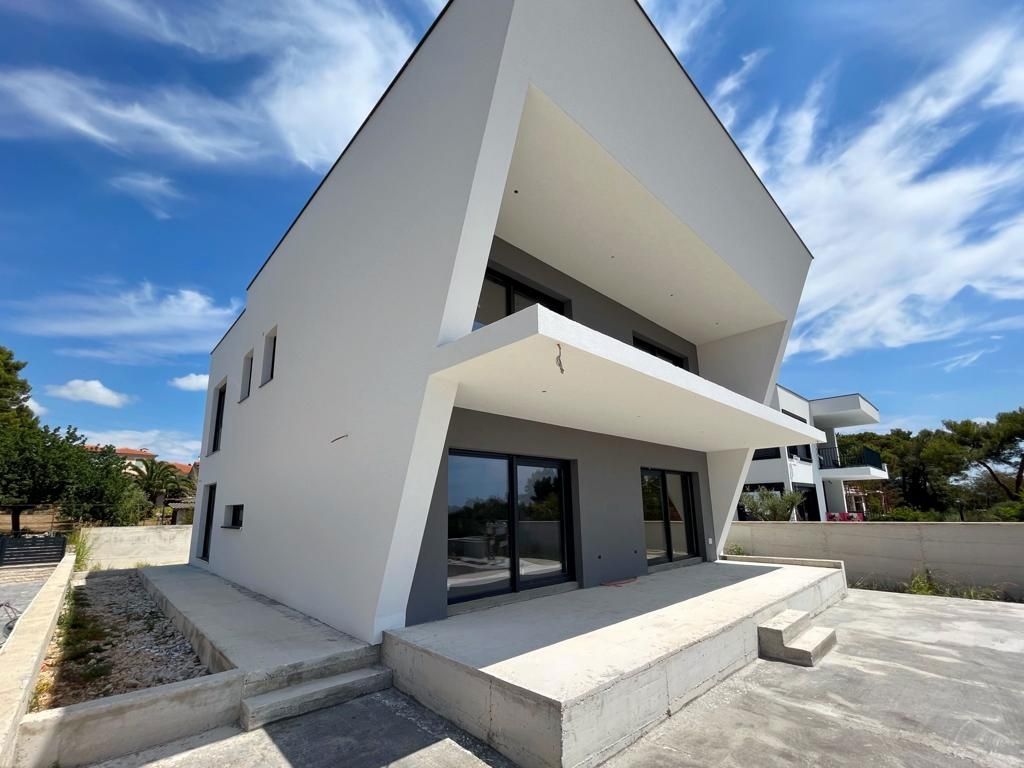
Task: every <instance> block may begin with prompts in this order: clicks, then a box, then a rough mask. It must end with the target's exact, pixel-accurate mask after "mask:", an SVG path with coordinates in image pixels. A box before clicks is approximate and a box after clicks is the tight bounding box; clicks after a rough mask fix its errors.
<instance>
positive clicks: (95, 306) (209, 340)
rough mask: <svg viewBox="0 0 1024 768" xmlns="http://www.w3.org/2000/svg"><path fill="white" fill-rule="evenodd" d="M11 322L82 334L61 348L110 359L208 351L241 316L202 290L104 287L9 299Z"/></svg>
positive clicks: (33, 331)
mask: <svg viewBox="0 0 1024 768" xmlns="http://www.w3.org/2000/svg"><path fill="white" fill-rule="evenodd" d="M8 306H9V307H11V308H13V309H14V310H16V314H15V316H14V317H13V318H12V325H13V327H14V328H15V329H16V330H18V331H20V332H22V333H26V334H29V335H33V336H44V337H49V338H64V339H69V340H73V339H79V340H86V341H87V342H90V343H89V344H88V345H85V346H82V345H80V346H78V347H76V348H73V349H65V350H63V351H64V352H65V353H67V354H70V355H73V356H76V357H89V358H97V359H103V360H109V361H111V362H151V361H153V360H156V359H167V358H171V357H174V356H177V355H183V354H199V353H203V354H205V353H207V352H209V351H210V350H211V349H212V348H213V346H214V345H215V344H216V343H217V341H218V340H219V339H220V337H221V336H222V335H223V334H224V332H225V331H226V330H227V329H228V327H229V326H230V325H231V323H232V322H234V320H235V317H236V316H237V315H238V312H239V309H240V305H239V303H238V302H237V301H231V302H230V303H228V304H227V305H219V304H217V303H216V302H215V301H214V300H213V299H212V298H211V297H210V296H207V295H206V294H204V293H201V292H200V291H197V290H194V289H189V288H179V289H177V290H165V289H160V288H157V287H156V286H154V285H152V284H150V283H142V284H140V285H139V286H137V287H135V288H118V287H117V286H113V287H111V286H103V287H102V288H101V289H97V290H96V291H93V292H89V293H85V292H82V293H65V294H56V295H49V296H41V297H38V298H35V299H33V300H30V301H22V302H9V303H8Z"/></svg>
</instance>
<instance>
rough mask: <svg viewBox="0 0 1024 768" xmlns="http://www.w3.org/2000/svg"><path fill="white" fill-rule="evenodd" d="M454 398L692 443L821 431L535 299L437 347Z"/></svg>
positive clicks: (729, 444) (759, 441) (751, 442)
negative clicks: (453, 384) (453, 387)
mask: <svg viewBox="0 0 1024 768" xmlns="http://www.w3.org/2000/svg"><path fill="white" fill-rule="evenodd" d="M434 376H437V377H439V378H443V379H447V380H451V381H455V382H457V383H458V394H457V395H456V401H455V405H456V406H457V407H460V408H467V409H469V410H474V411H483V412H485V413H495V414H499V415H501V416H511V417H514V418H520V419H527V420H530V421H540V422H543V423H545V424H555V425H558V426H563V427H570V428H572V429H582V430H586V431H588V432H599V433H602V434H608V435H616V436H618V437H626V438H631V439H634V440H644V441H647V442H651V443H658V444H660V445H671V446H676V447H679V448H689V449H692V450H697V451H705V452H709V451H724V450H733V449H742V448H757V447H760V446H765V445H793V444H801V443H807V442H820V441H822V440H823V439H824V433H823V432H821V431H820V430H817V429H815V428H814V427H810V426H808V425H806V424H801V423H800V422H798V421H795V420H794V419H791V418H789V417H788V416H786V415H784V414H782V413H781V412H779V411H776V410H774V409H772V408H769V407H768V406H766V405H763V404H761V403H757V402H754V401H753V400H751V399H749V398H747V397H743V396H742V395H739V394H737V393H736V392H733V391H732V390H730V389H727V388H725V387H723V386H721V385H719V384H715V383H714V382H712V381H709V380H708V379H704V378H701V377H700V376H697V375H696V374H693V373H690V372H689V371H686V370H683V369H682V368H678V367H676V366H674V365H672V364H671V363H667V362H665V361H664V360H659V359H658V358H656V357H654V356H653V355H649V354H647V353H646V352H643V351H641V350H639V349H636V348H634V347H632V346H631V345H629V344H625V343H623V342H621V341H619V340H617V339H613V338H611V337H609V336H606V335H604V334H603V333H600V332H598V331H595V330H593V329H590V328H587V327H586V326H584V325H581V324H580V323H576V322H574V321H572V320H570V319H569V318H566V317H562V316H561V315H558V314H556V313H554V312H552V311H551V310H548V309H545V308H544V307H540V306H537V305H534V306H532V307H529V308H527V309H524V310H521V311H519V312H516V313H515V314H513V315H510V316H508V317H505V318H503V319H501V320H499V321H497V322H495V323H492V324H491V325H488V326H487V327H485V328H481V329H480V330H478V331H474V332H473V333H470V334H468V335H467V336H464V337H462V338H461V339H458V340H456V341H454V342H451V343H450V344H446V345H444V346H442V347H440V348H438V350H437V363H436V364H435V373H434Z"/></svg>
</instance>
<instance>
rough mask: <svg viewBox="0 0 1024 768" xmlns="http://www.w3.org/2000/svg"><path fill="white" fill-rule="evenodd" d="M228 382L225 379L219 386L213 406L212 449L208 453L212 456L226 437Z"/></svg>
mask: <svg viewBox="0 0 1024 768" xmlns="http://www.w3.org/2000/svg"><path fill="white" fill-rule="evenodd" d="M227 401H228V383H227V381H224V382H223V383H222V384H221V385H220V386H219V387H217V399H216V400H215V401H214V406H213V432H212V433H211V435H210V450H209V452H208V453H207V454H206V455H207V456H210V455H212V454H214V453H216V452H217V451H219V450H220V447H221V442H222V440H223V437H224V411H226V410H227V404H228V402H227Z"/></svg>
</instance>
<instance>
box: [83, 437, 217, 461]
mask: <svg viewBox="0 0 1024 768" xmlns="http://www.w3.org/2000/svg"><path fill="white" fill-rule="evenodd" d="M82 434H83V435H85V439H86V440H87V441H88V442H90V443H95V444H99V445H113V446H115V447H122V448H147V449H149V450H150V451H152V452H153V453H155V454H157V456H158V457H159V458H160V460H161V461H181V462H192V461H195V460H196V459H197V458H199V451H200V449H201V448H202V442H201V441H200V440H199V438H197V437H195V436H194V435H190V434H188V433H186V432H181V431H178V430H166V429H143V430H137V429H113V430H97V429H84V430H82Z"/></svg>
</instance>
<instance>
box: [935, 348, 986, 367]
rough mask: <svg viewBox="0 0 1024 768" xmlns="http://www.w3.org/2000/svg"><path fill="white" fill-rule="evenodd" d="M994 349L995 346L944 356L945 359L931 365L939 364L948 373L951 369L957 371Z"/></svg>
mask: <svg viewBox="0 0 1024 768" xmlns="http://www.w3.org/2000/svg"><path fill="white" fill-rule="evenodd" d="M995 351H996V349H995V348H992V349H975V350H972V351H971V352H965V353H963V354H962V355H954V356H953V357H949V358H946V359H945V360H939V361H938V362H937V363H933V365H936V366H940V367H941V368H942V370H944V371H945V372H946V373H950V372H951V371H958V370H960V369H961V368H970V367H971V366H972V365H974V364H975V363H976V362H978V360H979V359H981V357H982V356H983V355H987V354H989V353H990V352H995Z"/></svg>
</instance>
